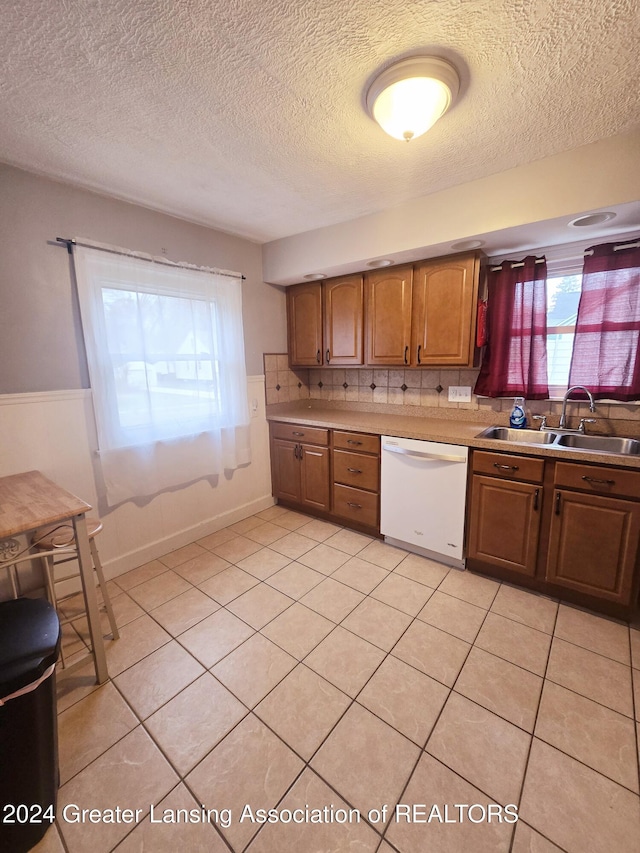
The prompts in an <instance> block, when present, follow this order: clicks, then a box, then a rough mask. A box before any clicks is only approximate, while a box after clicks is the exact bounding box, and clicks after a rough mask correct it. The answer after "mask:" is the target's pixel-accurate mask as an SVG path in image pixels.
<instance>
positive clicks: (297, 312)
mask: <svg viewBox="0 0 640 853" xmlns="http://www.w3.org/2000/svg"><path fill="white" fill-rule="evenodd" d="M287 322H288V327H289V328H288V332H289V364H291V366H292V367H296V366H297V367H317V366H318V365H319V364H322V363H323V358H322V353H323V347H322V283H321V282H313V283H312V284H294V285H293V286H292V287H289V288H287Z"/></svg>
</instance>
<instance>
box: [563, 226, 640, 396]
mask: <svg viewBox="0 0 640 853" xmlns="http://www.w3.org/2000/svg"><path fill="white" fill-rule="evenodd" d="M589 252H591V254H589V253H586V257H585V262H584V269H583V273H582V293H581V296H580V303H579V306H578V317H577V321H576V335H575V340H574V344H573V355H572V358H571V368H570V371H569V385H585V386H586V387H587V388H588V389H589V390H590V391H591V393H592V394H593V396H594V397H596V398H597V399H606V400H640V346H639V344H640V248H639V247H638V243H637V241H634V242H633V243H630V244H622V245H621V244H614V243H605V244H603V245H601V246H594V247H593V249H590V250H589Z"/></svg>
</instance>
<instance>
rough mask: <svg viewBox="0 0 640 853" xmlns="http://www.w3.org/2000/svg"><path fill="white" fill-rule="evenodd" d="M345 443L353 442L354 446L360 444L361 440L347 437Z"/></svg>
mask: <svg viewBox="0 0 640 853" xmlns="http://www.w3.org/2000/svg"><path fill="white" fill-rule="evenodd" d="M347 444H355V445H356V447H359V446H360V445H361V444H362V442H361V441H356V440H355V439H354V438H348V439H347Z"/></svg>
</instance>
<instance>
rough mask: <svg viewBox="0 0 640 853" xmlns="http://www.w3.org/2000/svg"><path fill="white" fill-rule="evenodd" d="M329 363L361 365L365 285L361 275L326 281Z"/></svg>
mask: <svg viewBox="0 0 640 853" xmlns="http://www.w3.org/2000/svg"><path fill="white" fill-rule="evenodd" d="M323 286H324V345H325V353H324V357H325V363H326V364H362V362H363V355H364V353H363V349H362V329H363V326H364V288H363V283H362V276H361V275H349V276H345V277H343V278H334V279H331V280H330V281H325V282H324V285H323Z"/></svg>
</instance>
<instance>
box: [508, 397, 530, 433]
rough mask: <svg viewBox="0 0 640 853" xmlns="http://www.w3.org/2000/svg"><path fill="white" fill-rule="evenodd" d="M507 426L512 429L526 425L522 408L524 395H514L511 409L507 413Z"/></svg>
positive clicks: (522, 427)
mask: <svg viewBox="0 0 640 853" xmlns="http://www.w3.org/2000/svg"><path fill="white" fill-rule="evenodd" d="M509 426H510V427H511V428H512V429H524V428H525V427H526V426H527V415H526V413H525V410H524V397H515V398H514V400H513V409H512V410H511V414H510V415H509Z"/></svg>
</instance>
